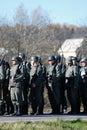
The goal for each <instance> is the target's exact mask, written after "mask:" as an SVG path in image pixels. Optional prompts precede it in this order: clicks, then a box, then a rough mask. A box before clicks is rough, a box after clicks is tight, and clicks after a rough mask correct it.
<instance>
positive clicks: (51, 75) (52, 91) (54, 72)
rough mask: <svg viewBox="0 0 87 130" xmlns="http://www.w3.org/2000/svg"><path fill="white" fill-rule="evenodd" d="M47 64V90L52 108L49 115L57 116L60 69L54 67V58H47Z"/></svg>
mask: <svg viewBox="0 0 87 130" xmlns="http://www.w3.org/2000/svg"><path fill="white" fill-rule="evenodd" d="M48 63H49V65H48V67H47V82H48V85H47V90H48V97H49V101H50V104H51V108H52V113H51V114H59V113H60V103H61V92H60V91H61V90H60V89H61V81H60V80H61V69H60V66H59V65H56V63H55V57H54V56H49V58H48Z"/></svg>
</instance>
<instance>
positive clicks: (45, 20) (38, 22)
mask: <svg viewBox="0 0 87 130" xmlns="http://www.w3.org/2000/svg"><path fill="white" fill-rule="evenodd" d="M49 23H50V18H49V15H48V13H47V12H46V11H45V10H44V9H42V8H41V7H38V8H37V9H35V10H34V11H33V12H32V15H31V24H32V25H35V26H44V25H48V24H49Z"/></svg>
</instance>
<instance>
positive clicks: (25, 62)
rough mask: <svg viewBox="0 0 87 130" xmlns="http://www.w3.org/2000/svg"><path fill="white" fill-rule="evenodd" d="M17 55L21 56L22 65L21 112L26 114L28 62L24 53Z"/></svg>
mask: <svg viewBox="0 0 87 130" xmlns="http://www.w3.org/2000/svg"><path fill="white" fill-rule="evenodd" d="M19 57H21V58H22V66H23V73H24V78H23V109H22V113H23V114H28V89H29V88H28V87H29V78H30V76H29V73H30V63H29V62H28V61H27V60H26V58H27V57H26V55H25V54H24V53H20V54H19Z"/></svg>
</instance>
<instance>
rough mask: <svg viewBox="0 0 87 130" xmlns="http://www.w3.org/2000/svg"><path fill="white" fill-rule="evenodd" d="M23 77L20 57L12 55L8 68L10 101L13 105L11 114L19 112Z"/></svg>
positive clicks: (18, 113)
mask: <svg viewBox="0 0 87 130" xmlns="http://www.w3.org/2000/svg"><path fill="white" fill-rule="evenodd" d="M23 77H24V75H23V68H22V66H21V64H20V58H19V57H13V58H12V67H11V70H10V82H9V90H10V94H11V101H12V104H13V106H14V113H13V115H20V114H21V106H22V86H23V85H22V81H23Z"/></svg>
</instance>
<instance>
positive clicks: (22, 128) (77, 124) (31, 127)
mask: <svg viewBox="0 0 87 130" xmlns="http://www.w3.org/2000/svg"><path fill="white" fill-rule="evenodd" d="M0 130H87V121H82V120H81V119H77V120H76V121H61V120H54V121H47V122H45V121H42V122H18V123H0Z"/></svg>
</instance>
